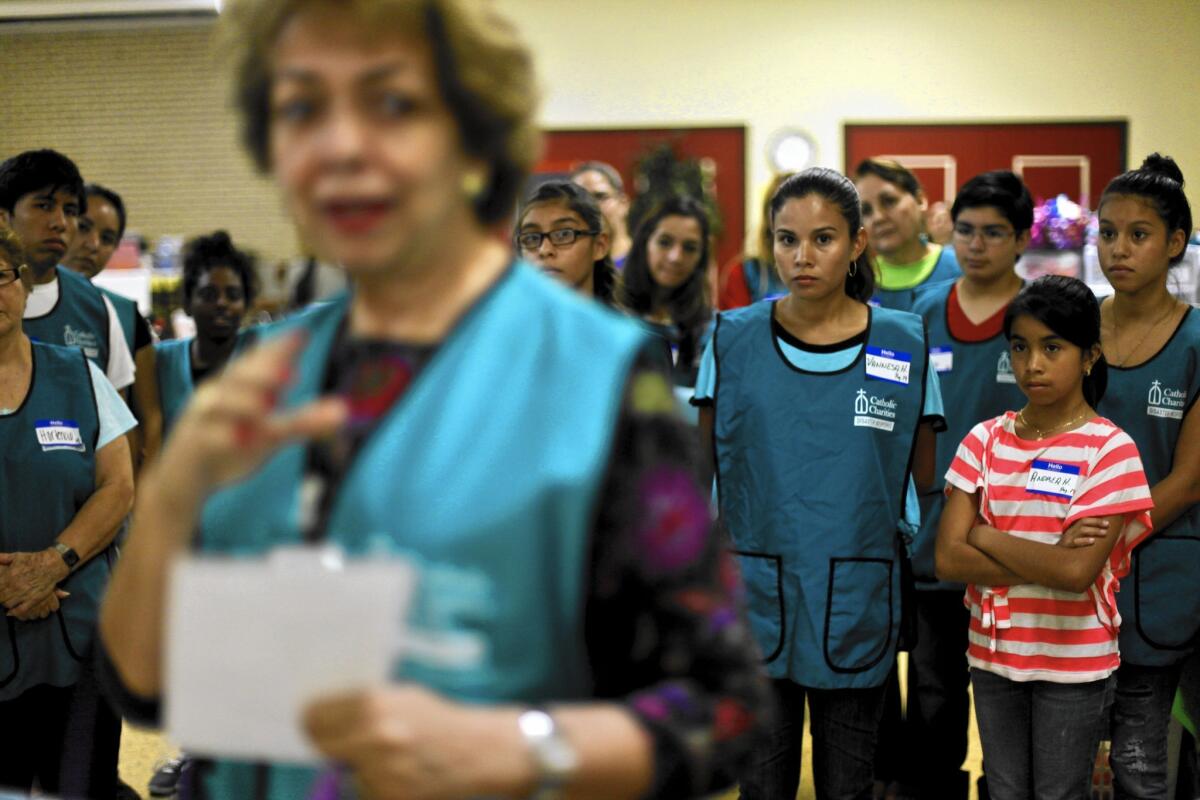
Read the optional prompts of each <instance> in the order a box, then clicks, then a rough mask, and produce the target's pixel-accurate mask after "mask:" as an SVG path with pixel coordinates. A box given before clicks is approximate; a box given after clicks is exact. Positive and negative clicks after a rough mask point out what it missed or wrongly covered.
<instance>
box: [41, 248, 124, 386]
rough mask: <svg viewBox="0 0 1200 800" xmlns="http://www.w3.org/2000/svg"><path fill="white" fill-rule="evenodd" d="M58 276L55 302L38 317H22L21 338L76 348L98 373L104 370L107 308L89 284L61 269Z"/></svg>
mask: <svg viewBox="0 0 1200 800" xmlns="http://www.w3.org/2000/svg"><path fill="white" fill-rule="evenodd" d="M54 269H55V271H56V273H57V275H58V302H57V303H55V304H54V308H52V309H50V311H49V312H47V313H46V314H43V315H42V316H40V317H26V318H25V320H24V321H23V323H22V328H23V330H24V331H25V335H26V336H28V337H29V338H30V339H33V340H35V341H38V342H45V343H46V344H60V345H64V346H66V347H78V348H80V349H81V350H83V352H84V355H86V356H87V357H88V358H89V359H91V360H92V361H94V362H95V364H96V366H98V367H100V369H101V371H104V370H107V369H108V353H109V341H108V306H106V305H104V295H103V294H101V293H100V290H99V289H97V288H96V287H95V286H93V285H92V284H91V282H90V281H89V280H88V279H87V278H85V277H83V276H82V275H77V274H75V273H74V272H72V271H71V270H69V269H67V268H66V267H63V266H58V267H55V268H54Z"/></svg>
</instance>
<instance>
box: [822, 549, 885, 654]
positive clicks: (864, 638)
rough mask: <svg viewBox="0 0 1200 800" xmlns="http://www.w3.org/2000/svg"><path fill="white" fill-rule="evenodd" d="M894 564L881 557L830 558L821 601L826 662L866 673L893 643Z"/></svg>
mask: <svg viewBox="0 0 1200 800" xmlns="http://www.w3.org/2000/svg"><path fill="white" fill-rule="evenodd" d="M892 564H893V562H892V561H890V560H888V559H884V558H831V559H830V560H829V589H828V594H827V595H826V598H825V637H824V638H825V663H827V664H828V665H829V668H830V669H832V670H833V671H834V672H864V671H865V670H868V669H870V668H871V667H873V666H875V665H876V664H878V663H879V662H880V661H881V660H882V659H883V657H884V656H885V655H887V652H888V646H889V645H890V644H891V641H892V606H893V597H892Z"/></svg>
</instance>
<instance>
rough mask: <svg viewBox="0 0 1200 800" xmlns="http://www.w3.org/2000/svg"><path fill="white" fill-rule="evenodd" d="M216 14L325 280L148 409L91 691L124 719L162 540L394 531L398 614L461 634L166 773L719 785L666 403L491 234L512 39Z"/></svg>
mask: <svg viewBox="0 0 1200 800" xmlns="http://www.w3.org/2000/svg"><path fill="white" fill-rule="evenodd" d="M228 10H229V13H230V17H229V19H230V21H231V23H232V24H234V25H235V26H236V27H235V32H236V33H237V34H238V36H239V37H240V38H239V39H238V43H239V50H238V52H239V55H240V58H239V62H240V64H241V69H240V71H239V73H238V74H239V78H238V81H239V84H238V90H237V92H236V96H237V97H239V98H241V102H242V105H241V113H242V117H243V122H244V123H245V126H244V128H245V133H246V140H247V141H248V142H249V143H250V145H251V149H252V152H253V154H254V155H255V156H256V157H257V159H258V162H259V164H260V166H261V167H262V168H263V169H264V170H266V171H270V172H271V173H273V175H274V177H275V179H276V180H277V182H278V183H279V185H280V187H281V189H282V193H283V195H284V197H285V199H286V202H287V204H288V206H289V208H290V210H291V212H292V216H293V218H294V219H296V220H297V223H298V225H299V226H300V228H301V229H302V231H301V234H302V237H301V238H302V239H303V240H304V241H305V242H307V243H309V244H311V245H312V246H313V247H314V249H315V251H316V253H317V255H318V256H319V257H321V258H323V259H325V260H328V261H329V262H332V263H337V264H340V265H342V266H343V268H344V269H345V270H346V272H347V273H348V275H349V279H350V289H349V291H348V293H346V294H343V295H341V296H338V297H336V298H333V299H332V300H331V301H329V302H327V303H322V304H317V305H315V306H313V307H311V308H310V309H308V310H307V311H305V312H303V313H300V314H298V315H296V316H294V317H293V318H291V319H289V320H285V321H283V322H281V323H280V324H278V325H277V326H274V327H273V328H271V329H270V330H269V331H266V332H264V333H263V334H262V335H261V336H260V338H261V339H263V340H266V341H264V343H263V344H261V345H259V346H258V347H256V348H255V349H254V350H252V351H249V352H247V353H246V354H245V355H243V356H240V357H237V358H235V359H234V360H233V361H232V362H230V363H229V364H227V365H226V366H225V368H224V369H223V370H221V372H220V374H219V375H216V376H214V377H213V378H211V379H210V380H208V381H206V382H205V383H204V384H203V385H202V386H200V387H198V388H197V390H196V392H195V393H194V395H193V396H192V399H191V401H190V402H189V403H188V406H187V407H186V408H185V409H184V411H183V413H182V414H181V415H180V416H179V418H178V419H177V420H176V421H175V424H174V427H173V429H172V432H171V436H170V437H169V439H168V441H167V443H166V446H165V448H164V451H163V454H162V456H161V458H160V459H159V461H158V464H157V465H156V466H155V467H154V468H153V469H152V472H151V475H150V476H149V477H148V478H147V479H146V482H145V483H144V484H143V486H142V487H141V489H140V491H139V493H138V507H137V509H136V510H135V512H134V520H133V527H132V532H131V535H130V538H129V544H128V546H127V547H126V549H125V552H124V556H123V558H122V560H121V563H120V564H119V566H118V571H117V574H116V576H115V577H114V581H113V585H112V587H111V590H110V591H109V594H108V597H107V600H106V606H105V613H104V617H103V621H102V622H103V624H102V628H103V636H104V646H105V648H106V657H105V658H102V659H101V663H102V665H104V669H105V674H107V675H108V677H109V679H110V685H111V686H112V689H113V691H114V692H115V693H116V694H117V695H118V696H120V697H121V698H122V704H123V705H124V706H125V707H127V708H140V709H142V711H143V716H144V717H152V716H153V711H154V710H155V701H156V699H157V698H158V697H159V696H160V695H161V693H162V692H163V690H164V689H165V688H166V687H164V680H165V676H164V674H163V672H162V664H163V661H164V631H163V619H164V611H163V606H164V600H165V598H166V597H167V595H168V593H169V591H170V586H169V581H170V575H171V569H170V567H171V565H172V564H173V563H175V562H176V561H177V560H178V559H179V558H181V557H182V556H183V555H184V554H185V553H187V552H191V551H199V552H203V553H215V554H225V555H229V556H231V557H232V556H242V557H252V556H254V555H258V556H263V555H265V554H266V553H268V552H271V551H273V550H276V549H277V548H279V547H283V546H295V545H296V544H297V543H302V542H311V543H318V542H320V543H328V544H330V545H336V546H338V547H340V548H341V549H342V550H343V551H344V552H345V553H347V554H348V555H349V556H351V557H359V558H367V557H374V558H384V557H389V556H391V557H403V558H405V559H406V560H407V561H408V562H409V563H410V564H411V565H412V567H413V569H414V570H416V572H417V579H416V581H415V593H416V596H415V598H414V600H413V602H412V604H411V608H412V610H411V613H410V616H409V619H408V620H407V629H408V630H409V631H417V632H419V635H420V636H422V638H424V639H425V640H426V641H433V642H447V643H451V644H452V645H453V647H451V648H449V649H452V650H454V651H455V652H456V653H461V654H462V655H461V657H460V658H456V659H454V663H448V661H449V659H448V658H447V657H446V655H445V651H446V649H447V648H442V647H431V648H424V649H418V648H415V647H414V648H412V649H411V650H408V651H406V652H405V654H404V658H403V659H402V660H399V661H398V662H397V663H396V664H395V665H394V669H393V673H392V678H393V680H392V681H391V682H388V683H386V684H385V685H382V686H374V687H357V688H354V689H352V690H350V691H348V692H345V693H341V694H338V695H335V696H325V697H317V698H313V699H312V701H311V703H310V704H309V705H308V706H307V708H306V711H305V713H304V716H303V723H302V724H303V726H304V732H305V733H306V734H307V736H308V738H309V740H310V741H311V743H312V745H313V748H314V750H316V751H317V752H318V753H320V754H321V755H322V756H323V757H324V758H325V759H326V761H327V765H326V767H325V768H324V769H323V770H322V769H312V768H307V767H298V766H295V765H290V764H283V763H258V764H254V763H246V761H244V760H243V761H234V760H230V759H224V758H209V759H204V760H203V762H201V761H198V763H197V766H196V768H195V769H193V770H190V771H185V773H184V775H183V776H182V778H181V782H182V785H181V792H184V791H186V792H188V793H189V794H188V796H192V797H195V796H207V797H220V798H225V797H259V798H268V799H269V800H284V799H285V798H286V799H287V800H297V798H332V797H350V796H357V797H368V798H372V799H373V800H388V799H389V798H402V797H404V798H408V797H426V798H474V797H552V796H571V797H597V798H601V797H602V798H614V799H619V798H634V797H662V798H668V797H669V798H677V797H696V796H703V795H706V794H710V793H712V792H713V791H715V790H717V789H720V788H723V787H724V786H727V785H728V783H729V782H730V780H731V776H732V775H733V774H734V773H735V771H736V768H737V766H738V763H739V761H740V760H741V759H742V758H743V757H744V756H745V755H746V754H747V753H748V751H749V748H750V739H751V734H752V733H753V730H754V728H755V726H756V723H757V721H758V719H759V716H760V713H761V711H762V708H763V705H764V698H765V689H766V687H765V685H764V683H763V681H762V679H761V677H760V676H759V674H758V669H757V663H756V653H755V648H754V645H753V643H752V641H751V639H750V635H749V631H748V629H747V626H746V624H745V621H744V617H743V615H742V613H741V609H740V601H739V600H738V597H739V594H738V587H737V571H736V568H735V567H734V565H733V564H732V563H731V561H730V559H729V556H728V555H726V554H725V552H724V548H723V547H722V546H721V541H720V538H719V537H718V536H717V535H716V533H715V531H714V529H713V526H712V522H711V520H710V517H709V513H708V503H707V492H706V491H705V490H703V489H702V488H701V487H700V486H699V484H698V483H697V481H696V477H695V469H694V463H693V462H692V460H691V459H690V457H689V455H688V453H689V450H690V448H689V447H688V443H689V441H690V432H689V431H688V430H687V429H686V428H684V427H683V426H682V424H681V423H680V422H679V420H678V419H677V418H676V417H675V416H674V403H673V398H672V396H671V391H670V387H669V386H668V385H667V381H666V380H665V379H664V378H663V377H662V376H661V375H659V374H656V373H654V372H652V371H650V370H647V369H645V368H644V367H643V365H642V360H641V352H642V350H643V349H644V347H645V346H646V339H647V337H646V336H645V334H644V332H643V331H642V330H640V329H639V327H638V326H637V325H635V324H632V323H631V322H630V321H629V320H626V319H623V318H621V317H619V316H618V315H615V314H611V313H609V312H607V311H605V310H604V309H602V308H599V307H597V305H596V304H594V303H584V302H579V300H578V299H577V298H575V297H571V296H570V295H569V294H568V293H567V292H564V291H563V290H562V287H561V286H558V285H556V284H554V283H553V282H552V281H551V280H549V279H547V278H546V277H545V276H544V275H542V274H540V272H539V271H538V270H536V269H533V268H531V267H530V266H529V265H527V264H524V263H523V262H520V261H515V260H514V259H513V257H512V252H511V247H510V246H508V245H506V244H505V243H503V242H500V241H497V239H496V238H495V236H494V230H495V227H496V226H497V225H498V224H501V223H502V222H506V221H508V220H511V219H512V212H513V209H514V205H515V200H516V195H517V192H518V191H519V189H520V187H521V186H522V185H523V184H524V181H525V179H526V176H527V173H528V171H529V168H530V167H531V166H532V164H533V163H534V161H535V159H536V154H537V151H538V146H537V145H538V136H537V128H536V120H535V116H536V115H535V111H536V109H535V106H534V101H533V99H532V98H534V97H536V96H537V92H536V91H534V90H533V89H534V87H533V74H532V58H531V55H530V53H529V51H528V50H527V49H526V48H525V46H524V45H523V44H522V43H521V42H520V40H519V38H518V37H517V35H516V33H515V31H514V29H513V28H512V26H511V25H510V24H509V23H508V21H507V20H505V19H504V18H503V17H501V16H500V15H499V14H498V13H497V12H496V11H495V8H494V6H493V4H490V3H482V2H477V0H358V2H345V0H306V2H295V1H294V0H242V1H241V2H237V3H234V4H232V5H231V6H230V7H229V9H228ZM581 239H582V237H581ZM580 243H586V240H584V241H583V242H580V241H577V242H576V244H577V245H578V244H580ZM302 489H303V491H302ZM301 496H302V497H303V499H304V502H303V504H301ZM413 635H414V637H415V636H416V635H418V634H413ZM460 645H461V646H460ZM263 646H264V647H269V646H271V643H270V642H264V645H263ZM139 699H140V701H141V702H138V701H139Z"/></svg>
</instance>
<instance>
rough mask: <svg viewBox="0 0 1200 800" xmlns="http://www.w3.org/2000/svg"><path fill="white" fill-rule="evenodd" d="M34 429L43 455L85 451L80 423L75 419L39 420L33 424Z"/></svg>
mask: <svg viewBox="0 0 1200 800" xmlns="http://www.w3.org/2000/svg"><path fill="white" fill-rule="evenodd" d="M33 428H34V432H35V433H37V440H38V444H40V445H41V446H42V452H43V453H47V452H50V451H51V450H74V451H76V452H78V453H82V452H83V451H84V446H83V436H82V435H80V433H79V423H77V422H76V421H75V420H73V419H39V420H37V421H36V422H34V423H33Z"/></svg>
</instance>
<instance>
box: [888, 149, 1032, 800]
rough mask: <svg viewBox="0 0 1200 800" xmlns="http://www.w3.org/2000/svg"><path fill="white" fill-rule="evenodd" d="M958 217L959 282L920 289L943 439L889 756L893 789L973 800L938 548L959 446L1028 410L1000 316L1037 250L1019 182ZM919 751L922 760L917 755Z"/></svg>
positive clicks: (959, 206) (979, 183)
mask: <svg viewBox="0 0 1200 800" xmlns="http://www.w3.org/2000/svg"><path fill="white" fill-rule="evenodd" d="M950 214H951V217H952V219H953V221H954V233H953V239H952V241H953V244H954V250H955V253H956V255H957V258H958V263H959V264H960V265H961V266H962V270H963V274H962V277H960V278H959V279H958V280H955V281H949V282H944V283H940V284H935V285H933V286H928V287H924V288H922V289H918V290H917V292H916V301H915V302H914V303H913V309H912V310H913V312H914V313H916V314H919V315H921V317H923V318H924V320H925V327H926V330H927V331H928V332H929V351H930V363H931V364H932V365H933V367H934V369H936V370H937V373H938V379H939V381H940V383H941V387H942V399H943V401H944V403H945V409H946V412H945V413H946V426H947V428H946V432H945V433H944V434H942V435H941V436H939V437H938V440H937V460H936V464H935V469H934V477H935V480H934V483H933V485H932V486H931V487H930V488H929V489H928V491H926V492H924V493H922V494H921V496H920V502H921V530H920V533H919V534H918V535H917V537H916V542H915V546H914V551H913V575H914V577H915V578H916V588H917V591H916V593H915V596H916V605H917V615H916V619H917V643H916V646H915V647H914V648H913V649H912V651H911V654H910V657H909V661H908V706H907V716H906V724H905V726H904V729H903V733H902V734H900V733H899V732H897V734H895V735H892V736H891V737H890V738H891V739H893V740H894V741H889V742H888V743H887V744H888V745H889V746H890V748H891V751H892V752H891V756H892V757H893V758H894V759H895V760H896V761H897V762H898V763H899V764H901V765H903V764H905V763H909V764H912V765H913V768H912V769H907V770H906V769H903V767H902V769H901V772H902V774H901V775H898V776H896V777H898V778H900V779H901V782H902V783H904V784H906V786H907V788H909V789H910V790H912V791H914V792H915V794H916V796H917V797H930V798H934V797H936V798H945V800H966V798H967V797H968V795H969V775H968V773H966V772H965V771H963V770H962V764H963V761H964V760H965V759H966V756H967V727H968V721H969V715H970V700H969V698H968V695H967V687H968V682H969V674H968V671H967V661H966V652H967V625H968V622H969V615H968V613H967V609H966V608H965V607H964V606H963V592H964V590H965V588H966V587H965V585H964V584H962V583H951V582H946V581H939V580H937V577H936V576H935V574H934V543H935V542H936V540H937V529H938V523H939V521H940V520H941V516H942V508H943V506H944V504H945V496H944V493H943V489H944V483H945V481H944V478H943V477H942V476H944V475H945V474H946V471H947V470H948V469H949V468H950V462H951V461H953V459H954V453H955V451H956V449H957V447H958V443H959V442H961V441H962V440H963V438H964V437H965V436H966V435H967V433H968V432H969V431H970V430H971V428H972V427H974V425H975V424H976V423H978V422H980V421H982V420H985V419H991V418H993V417H996V416H999V415H1000V414H1003V413H1004V412H1005V411H1009V410H1012V409H1017V408H1020V407H1021V406H1022V405H1024V396H1023V395H1022V394H1021V392H1020V390H1019V389H1018V388H1017V384H1016V380H1015V378H1014V376H1013V371H1012V366H1011V359H1010V357H1009V353H1008V341H1007V340H1006V339H1005V338H1004V312H1005V310H1006V309H1007V308H1008V304H1009V303H1010V302H1011V301H1012V299H1013V298H1014V297H1016V296H1017V293H1018V292H1020V291H1021V279H1020V277H1018V276H1017V274H1016V264H1017V259H1019V258H1020V257H1021V253H1023V252H1024V250H1025V248H1026V246H1028V244H1029V231H1030V228H1031V227H1032V225H1033V199H1032V198H1031V197H1030V195H1029V190H1028V189H1026V188H1025V184H1024V183H1022V182H1021V179H1020V178H1019V177H1017V176H1016V175H1014V174H1013V173H1011V172H1008V171H1003V170H1002V171H996V172H985V173H983V174H982V175H977V176H975V177H974V178H972V179H971V180H969V181H967V183H966V184H965V185H964V186H963V187H962V189H960V190H959V192H958V195H957V196H956V197H955V199H954V205H953V206H952V207H951V210H950ZM897 699H898V698H897ZM897 705H898V703H897ZM917 742H919V743H920V744H919V745H916V746H917V747H918V748H919V751H920V754H919V757H917V752H916V751H915V750H913V749H910V748H912V746H913V744H912V743H917ZM906 754H908V755H910V756H911V758H906V757H905V756H906ZM916 764H920V767H919V768H917V767H916Z"/></svg>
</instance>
